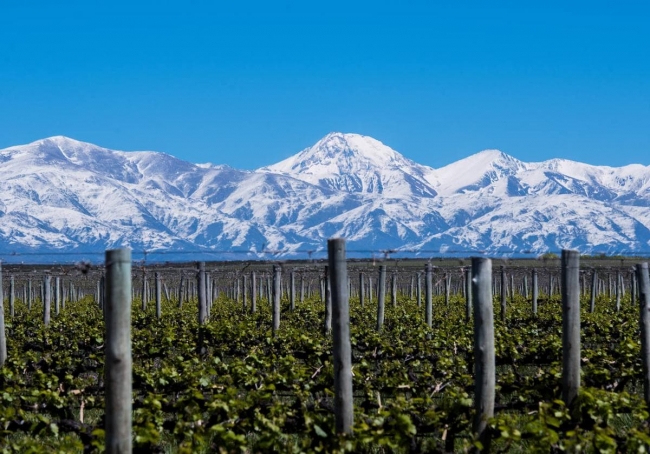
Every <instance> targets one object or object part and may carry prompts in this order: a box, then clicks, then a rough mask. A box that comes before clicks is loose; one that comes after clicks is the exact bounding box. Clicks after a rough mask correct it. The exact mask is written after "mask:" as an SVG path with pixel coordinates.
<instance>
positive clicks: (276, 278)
mask: <svg viewBox="0 0 650 454" xmlns="http://www.w3.org/2000/svg"><path fill="white" fill-rule="evenodd" d="M281 297H282V270H281V269H280V265H273V335H274V336H275V335H276V334H277V332H278V330H279V329H280V299H281Z"/></svg>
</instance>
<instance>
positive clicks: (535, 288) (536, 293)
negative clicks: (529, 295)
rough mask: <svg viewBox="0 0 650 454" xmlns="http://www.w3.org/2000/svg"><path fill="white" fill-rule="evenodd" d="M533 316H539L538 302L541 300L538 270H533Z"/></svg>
mask: <svg viewBox="0 0 650 454" xmlns="http://www.w3.org/2000/svg"><path fill="white" fill-rule="evenodd" d="M532 280H533V282H532V284H533V315H537V300H538V299H539V282H538V281H537V270H536V269H535V268H533V277H532Z"/></svg>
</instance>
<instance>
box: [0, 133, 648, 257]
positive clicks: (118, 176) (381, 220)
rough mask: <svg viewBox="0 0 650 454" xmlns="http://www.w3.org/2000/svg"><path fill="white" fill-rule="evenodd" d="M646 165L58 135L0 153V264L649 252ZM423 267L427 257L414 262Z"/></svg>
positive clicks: (363, 143)
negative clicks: (285, 152) (197, 159)
mask: <svg viewBox="0 0 650 454" xmlns="http://www.w3.org/2000/svg"><path fill="white" fill-rule="evenodd" d="M647 207H650V166H644V165H641V164H633V165H628V166H624V167H608V166H593V165H589V164H585V163H579V162H574V161H568V160H564V159H552V160H548V161H542V162H533V163H526V162H523V161H520V160H518V159H517V158H515V157H513V156H510V155H508V154H506V153H503V152H501V151H499V150H483V151H481V152H479V153H476V154H474V155H471V156H468V157H466V158H463V159H461V160H459V161H456V162H454V163H451V164H449V165H446V166H444V167H440V168H437V169H434V168H432V167H429V166H425V165H422V164H419V163H417V162H414V161H412V160H410V159H408V158H406V157H404V156H403V155H401V154H400V153H398V152H397V151H395V150H393V149H391V148H390V147H387V146H386V145H384V144H383V143H381V142H380V141H378V140H376V139H373V138H372V137H368V136H362V135H359V134H343V133H330V134H328V135H326V136H325V137H323V138H322V139H321V140H319V141H318V142H317V143H316V144H314V145H313V146H311V147H307V148H305V149H304V150H302V151H300V152H298V153H297V154H295V155H293V156H291V157H289V158H287V159H285V160H283V161H280V162H279V163H276V164H273V165H271V166H265V167H262V168H259V169H256V170H252V171H249V170H238V169H234V168H231V167H229V166H226V165H214V164H209V163H205V164H193V163H189V162H186V161H183V160H181V159H178V158H176V157H174V156H172V155H169V154H165V153H159V152H154V151H136V152H128V151H119V150H110V149H108V148H103V147H100V146H96V145H94V144H90V143H87V142H81V141H76V140H75V139H71V138H67V137H64V136H54V137H50V138H45V139H41V140H38V141H35V142H32V143H30V144H26V145H17V146H13V147H8V148H5V149H2V150H0V259H5V260H6V259H7V257H8V256H10V255H11V254H12V253H16V252H24V251H31V252H33V253H42V254H47V253H48V252H61V251H64V250H82V249H83V250H88V249H91V250H95V249H96V250H98V251H100V250H102V249H107V248H112V247H121V246H129V247H132V248H133V249H134V250H149V251H155V250H166V251H168V252H170V253H172V252H174V251H176V252H179V253H180V252H182V251H184V250H185V251H187V250H188V249H192V248H194V249H196V250H202V251H218V252H219V254H222V255H224V254H226V255H227V253H228V252H233V251H234V250H237V251H238V253H240V254H243V256H250V257H261V256H263V255H264V254H262V252H261V251H262V250H264V249H267V250H274V251H283V252H284V253H285V255H286V256H298V255H300V254H303V255H304V253H305V251H313V250H322V249H323V248H324V245H325V240H326V239H327V238H329V237H332V236H344V237H346V238H348V242H349V248H350V250H353V249H357V250H363V251H380V250H389V249H390V250H393V249H402V250H405V251H407V250H408V251H414V250H420V251H426V254H431V253H433V252H436V251H437V253H444V251H447V253H449V251H457V253H459V254H462V253H465V252H466V253H470V252H472V251H474V252H476V251H481V252H486V253H490V252H491V251H493V252H496V251H502V250H508V251H510V253H513V254H516V253H528V252H531V253H543V252H545V251H548V250H559V249H561V248H563V247H573V248H577V249H579V250H581V251H582V252H585V253H615V252H619V251H628V252H633V251H642V252H648V251H650V210H648V209H647ZM422 254H425V252H422V253H421V255H422Z"/></svg>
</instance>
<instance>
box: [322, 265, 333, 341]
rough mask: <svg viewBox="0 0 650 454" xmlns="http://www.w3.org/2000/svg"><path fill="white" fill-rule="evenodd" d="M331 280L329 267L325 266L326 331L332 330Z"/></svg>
mask: <svg viewBox="0 0 650 454" xmlns="http://www.w3.org/2000/svg"><path fill="white" fill-rule="evenodd" d="M331 285H332V284H331V282H330V273H329V267H327V266H326V267H325V277H324V278H323V291H324V293H325V295H324V296H325V327H324V328H325V333H328V334H329V333H330V332H331V331H332V286H331Z"/></svg>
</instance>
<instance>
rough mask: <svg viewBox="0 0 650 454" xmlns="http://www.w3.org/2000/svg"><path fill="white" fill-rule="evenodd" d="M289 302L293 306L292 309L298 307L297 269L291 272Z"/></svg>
mask: <svg viewBox="0 0 650 454" xmlns="http://www.w3.org/2000/svg"><path fill="white" fill-rule="evenodd" d="M289 304H290V307H291V310H292V311H293V310H295V309H296V272H295V270H291V274H290V275H289Z"/></svg>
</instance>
